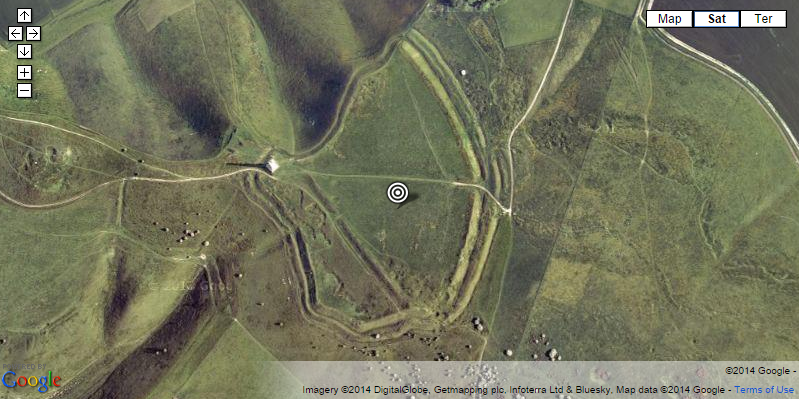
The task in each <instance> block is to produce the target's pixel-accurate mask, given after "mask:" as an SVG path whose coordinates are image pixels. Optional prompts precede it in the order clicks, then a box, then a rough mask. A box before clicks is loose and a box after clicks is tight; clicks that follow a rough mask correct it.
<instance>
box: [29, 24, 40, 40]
mask: <svg viewBox="0 0 801 401" xmlns="http://www.w3.org/2000/svg"><path fill="white" fill-rule="evenodd" d="M25 40H26V41H28V42H38V41H40V40H42V27H40V26H29V27H26V28H25Z"/></svg>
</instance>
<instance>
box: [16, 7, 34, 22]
mask: <svg viewBox="0 0 801 401" xmlns="http://www.w3.org/2000/svg"><path fill="white" fill-rule="evenodd" d="M17 22H19V23H21V24H30V23H31V22H33V9H30V8H18V9H17Z"/></svg>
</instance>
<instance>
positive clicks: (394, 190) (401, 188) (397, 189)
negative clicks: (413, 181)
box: [387, 182, 409, 204]
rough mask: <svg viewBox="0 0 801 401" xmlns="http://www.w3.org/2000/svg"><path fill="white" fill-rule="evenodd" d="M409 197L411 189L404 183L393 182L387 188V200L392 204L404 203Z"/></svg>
mask: <svg viewBox="0 0 801 401" xmlns="http://www.w3.org/2000/svg"><path fill="white" fill-rule="evenodd" d="M407 197H409V188H407V187H406V184H404V183H402V182H393V183H392V184H389V187H387V198H389V201H390V202H392V203H398V204H400V203H403V202H404V201H405V200H406V198H407Z"/></svg>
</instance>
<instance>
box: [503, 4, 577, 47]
mask: <svg viewBox="0 0 801 401" xmlns="http://www.w3.org/2000/svg"><path fill="white" fill-rule="evenodd" d="M568 4H569V3H568V2H566V1H547V0H509V1H507V2H505V3H503V4H501V5H500V6H498V7H497V8H495V10H494V11H493V13H494V15H495V19H496V20H497V21H498V27H499V29H500V31H501V38H503V45H504V47H514V46H519V45H525V44H528V43H533V42H539V41H541V40H546V39H552V38H555V37H556V36H557V35H559V29H560V28H561V26H562V20H564V15H565V12H567V6H568Z"/></svg>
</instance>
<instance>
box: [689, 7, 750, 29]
mask: <svg viewBox="0 0 801 401" xmlns="http://www.w3.org/2000/svg"><path fill="white" fill-rule="evenodd" d="M693 13H694V17H695V25H693V26H694V27H696V28H738V27H739V26H740V12H739V11H693Z"/></svg>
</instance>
